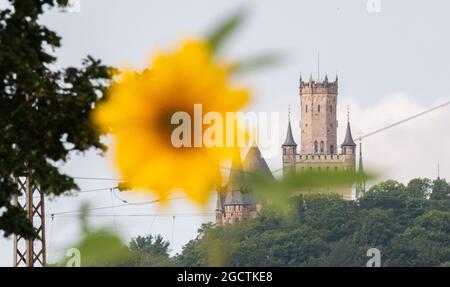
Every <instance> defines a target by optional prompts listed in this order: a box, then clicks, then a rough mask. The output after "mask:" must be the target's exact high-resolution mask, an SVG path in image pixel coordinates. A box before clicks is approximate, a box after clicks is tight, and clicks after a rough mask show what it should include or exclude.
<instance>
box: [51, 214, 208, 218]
mask: <svg viewBox="0 0 450 287" xmlns="http://www.w3.org/2000/svg"><path fill="white" fill-rule="evenodd" d="M214 214H215V213H214V212H204V213H177V214H173V213H172V214H170V213H166V214H165V213H159V214H158V213H155V214H116V215H113V214H88V215H87V217H171V218H172V219H173V217H190V216H213V215H214ZM48 216H50V215H48ZM48 216H47V217H48ZM54 216H55V217H58V218H65V217H66V218H69V217H78V215H75V214H61V215H58V214H54Z"/></svg>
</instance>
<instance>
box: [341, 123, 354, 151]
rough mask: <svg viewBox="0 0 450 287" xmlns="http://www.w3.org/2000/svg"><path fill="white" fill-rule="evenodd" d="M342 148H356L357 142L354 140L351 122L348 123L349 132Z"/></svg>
mask: <svg viewBox="0 0 450 287" xmlns="http://www.w3.org/2000/svg"><path fill="white" fill-rule="evenodd" d="M341 146H352V147H355V146H356V144H355V141H354V140H353V136H352V130H351V128H350V121H348V122H347V132H346V133H345V139H344V142H343V143H342V145H341Z"/></svg>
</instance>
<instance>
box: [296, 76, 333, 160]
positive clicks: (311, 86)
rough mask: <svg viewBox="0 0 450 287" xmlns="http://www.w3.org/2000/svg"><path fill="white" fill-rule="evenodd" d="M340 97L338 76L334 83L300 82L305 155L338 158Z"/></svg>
mask: <svg viewBox="0 0 450 287" xmlns="http://www.w3.org/2000/svg"><path fill="white" fill-rule="evenodd" d="M337 94H338V79H337V76H336V80H335V81H334V82H328V77H327V76H325V80H324V81H323V82H319V81H317V82H316V81H314V80H313V79H312V77H311V78H310V80H309V81H308V82H304V81H302V79H301V78H300V106H301V122H300V129H301V153H302V154H311V155H312V154H327V155H334V154H337V125H338V122H337V118H336V106H337Z"/></svg>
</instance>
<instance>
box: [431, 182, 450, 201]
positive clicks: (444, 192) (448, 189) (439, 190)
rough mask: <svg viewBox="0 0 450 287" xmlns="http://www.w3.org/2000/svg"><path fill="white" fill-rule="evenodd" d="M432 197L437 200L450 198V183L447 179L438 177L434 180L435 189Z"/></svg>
mask: <svg viewBox="0 0 450 287" xmlns="http://www.w3.org/2000/svg"><path fill="white" fill-rule="evenodd" d="M430 198H431V199H435V200H446V199H447V200H450V185H449V184H448V182H447V181H446V180H445V179H436V180H434V181H433V190H432V192H431V196H430Z"/></svg>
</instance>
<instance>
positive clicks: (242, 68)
mask: <svg viewBox="0 0 450 287" xmlns="http://www.w3.org/2000/svg"><path fill="white" fill-rule="evenodd" d="M279 62H280V56H279V55H278V54H274V53H272V54H264V55H259V56H256V57H252V58H249V59H245V60H242V61H240V62H239V63H237V64H236V65H235V66H234V67H233V72H234V73H235V74H236V73H248V72H252V71H255V70H260V69H264V68H267V67H270V66H273V65H275V64H278V63H279Z"/></svg>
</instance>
